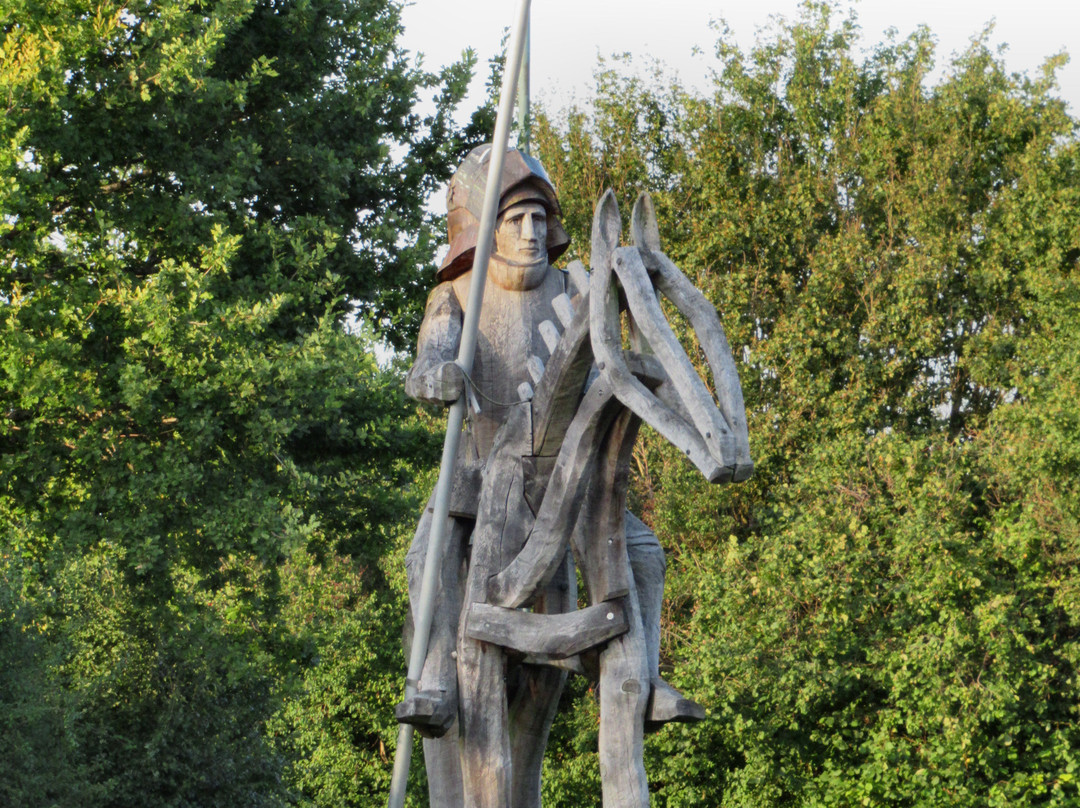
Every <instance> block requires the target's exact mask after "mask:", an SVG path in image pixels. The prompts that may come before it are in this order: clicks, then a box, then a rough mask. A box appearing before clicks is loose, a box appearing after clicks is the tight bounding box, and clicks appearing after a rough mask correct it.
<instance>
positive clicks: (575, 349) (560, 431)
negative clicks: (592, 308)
mask: <svg viewBox="0 0 1080 808" xmlns="http://www.w3.org/2000/svg"><path fill="white" fill-rule="evenodd" d="M592 362H593V356H592V351H591V350H590V346H589V306H588V304H587V303H583V304H580V305H579V306H578V308H577V309H576V310H575V312H574V317H573V319H572V320H571V322H570V325H568V326H567V327H566V330H565V331H564V333H563V336H562V339H561V340H560V341H559V344H558V346H557V347H556V348H555V352H554V353H553V354H552V355H551V358H550V359H549V360H548V363H547V364H548V368H549V369H550V372H547V373H545V374H544V377H543V379H541V380H540V381H539V382H537V385H536V395H535V396H534V398H533V413H534V417H533V447H534V448H535V453H536V454H538V455H557V454H558V453H559V449H560V447H561V446H562V443H563V439H564V438H565V436H566V430H567V429H568V428H569V425H570V422H571V420H572V419H573V417H574V413H575V412H576V411H577V408H578V404H579V402H580V401H581V394H582V389H583V387H584V385H585V380H586V379H587V378H588V375H589V370H590V368H591V367H592Z"/></svg>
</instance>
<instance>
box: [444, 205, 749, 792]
mask: <svg viewBox="0 0 1080 808" xmlns="http://www.w3.org/2000/svg"><path fill="white" fill-rule="evenodd" d="M631 229H632V232H633V238H634V246H630V247H619V246H618V240H619V233H620V230H621V219H620V216H619V211H618V206H617V205H616V202H615V198H614V195H613V194H612V193H611V192H610V191H608V192H607V193H606V194H605V195H604V197H603V198H602V199H601V201H600V203H599V204H598V206H597V209H596V215H595V217H594V221H593V236H592V257H591V264H592V272H591V273H586V272H585V271H584V267H582V266H581V265H580V264H577V265H575V266H572V267H571V270H570V271H571V278H572V282H573V285H574V287H576V291H577V293H578V294H577V296H576V298H575V301H576V307H575V305H574V302H573V301H571V300H570V299H568V298H564V299H563V300H561V301H557V306H556V311H557V312H558V313H559V314H560V319H562V320H563V323H562V325H563V328H564V331H563V333H562V335H561V338H558V339H557V342H556V341H555V339H552V341H551V345H550V346H549V347H551V349H552V352H551V355H550V357H549V359H548V361H547V363H546V365H545V366H544V367H543V369H541V368H540V367H539V366H538V365H537V363H536V360H533V362H534V365H537V366H536V372H535V374H534V380H535V381H536V388H535V391H531V390H524V391H522V397H523V399H525V400H523V401H522V402H521V403H520V404H517V405H515V406H514V408H513V409H512V412H511V414H510V415H509V417H508V419H507V421H506V423H505V424H504V425H503V427H502V428H501V430H500V432H499V434H498V436H497V438H496V441H495V445H494V448H493V450H492V454H491V456H490V458H489V460H488V464H487V467H486V469H485V472H484V483H483V487H482V490H481V496H480V503H479V513H478V516H477V523H476V528H475V531H474V533H473V547H472V555H471V559H470V566H469V576H468V582H467V585H466V594H465V599H464V604H463V608H462V619H461V621H460V630H459V640H458V687H459V698H460V714H459V719H460V722H461V725H460V739H459V743H460V752H461V755H460V757H461V767H462V769H461V771H462V779H463V785H464V804H465V805H466V806H468V807H469V808H511V807H512V808H535V807H536V806H539V805H540V766H541V761H542V757H543V750H544V746H545V744H546V741H547V734H548V731H549V729H550V726H551V721H552V719H553V717H554V713H555V709H556V706H557V703H558V700H559V695H560V693H561V690H562V686H563V683H564V682H565V677H566V670H565V669H566V668H573V667H574V666H575V660H577V658H578V657H579V656H584V655H587V654H590V653H591V654H594V655H595V654H597V653H598V655H599V660H598V661H599V672H600V685H599V690H600V761H601V773H602V780H603V799H604V805H605V808H616V807H618V808H639V807H640V806H646V805H648V801H649V797H648V786H647V783H646V779H645V771H644V765H643V762H642V737H643V731H644V717H645V709H646V703H647V700H648V698H649V682H650V673H649V671H648V669H647V663H646V653H645V639H644V627H643V625H642V620H641V610H640V607H639V604H638V599H637V594H636V591H635V587H634V581H633V574H632V572H631V570H630V566H629V563H628V559H627V550H626V542H625V514H626V490H627V483H628V467H629V461H630V452H631V449H632V447H633V443H634V440H635V439H636V436H637V431H638V427H639V425H640V424H641V422H643V421H644V422H645V423H647V424H649V425H650V426H652V427H653V428H654V429H655V430H656V431H657V432H659V433H660V434H661V435H663V436H664V437H665V438H666V439H667V440H669V441H671V442H672V443H673V444H674V445H675V446H677V447H678V448H679V449H680V450H682V451H683V452H684V453H685V455H686V456H687V457H688V458H689V460H690V461H691V462H692V463H694V465H696V466H697V467H698V469H700V470H701V472H702V473H703V474H704V475H705V477H706V478H707V479H708V480H710V481H711V482H729V481H737V480H743V479H745V478H747V477H749V476H750V473H751V472H752V470H753V464H752V462H751V460H750V454H749V444H748V441H747V432H746V421H745V413H744V406H743V401H742V391H741V388H740V386H739V380H738V375H737V373H736V369H735V365H734V362H733V360H732V357H731V351H730V348H729V347H728V344H727V340H726V338H725V336H724V332H723V329H722V328H721V326H720V322H719V319H718V317H717V315H716V311H715V309H714V308H713V307H712V306H711V305H710V304H709V303H708V301H707V300H706V299H705V297H704V296H703V295H702V294H701V293H700V292H699V291H698V290H697V289H696V288H695V287H694V286H693V284H691V283H690V281H689V280H687V278H686V277H685V276H684V275H683V274H682V273H681V272H680V271H679V270H678V269H677V268H676V267H675V265H674V264H673V263H672V262H671V261H670V260H669V259H668V258H667V257H666V256H665V255H664V254H663V253H662V252H660V249H659V231H658V228H657V225H656V218H655V214H654V212H653V206H652V201H651V200H650V198H649V197H648V196H647V195H642V196H641V197H639V199H638V201H637V204H636V205H635V206H634V213H633V217H632V227H631ZM657 291H659V292H660V293H662V294H664V295H665V296H667V297H668V299H669V300H670V301H671V302H672V303H673V304H674V305H675V307H676V308H677V309H679V311H681V312H682V313H683V314H684V315H685V316H686V317H687V318H688V320H689V322H690V324H691V325H692V327H693V328H694V331H695V333H696V334H697V337H698V340H699V342H700V344H701V348H702V349H703V351H704V353H705V356H706V358H707V360H708V362H709V365H710V368H711V370H712V373H713V376H714V380H715V387H716V391H717V399H718V404H719V406H717V403H715V402H714V399H713V396H712V394H711V393H710V392H709V390H708V388H707V387H706V386H705V384H704V383H703V382H702V380H701V378H700V377H699V376H698V374H697V373H696V372H695V370H694V368H693V366H692V365H691V363H690V361H689V359H688V358H687V356H686V354H685V352H684V351H683V349H682V347H681V346H680V345H679V343H678V341H677V340H676V338H675V336H674V334H673V333H672V331H671V328H670V326H669V325H668V323H667V321H666V319H665V318H664V316H663V313H662V311H661V309H660V306H659V303H658V300H657ZM620 299H624V300H625V305H626V308H627V309H628V312H627V314H628V319H629V331H630V338H631V344H632V346H633V350H628V351H627V350H623V336H622V321H621V313H620ZM549 330H551V331H554V332H555V333H554V336H555V337H558V334H557V331H556V330H555V329H554V326H552V328H550V329H549ZM523 387H528V385H523ZM568 548H570V549H572V550H573V556H574V558H575V559H576V561H577V565H578V569H579V570H580V571H581V574H582V578H583V580H584V582H585V585H586V588H587V590H588V597H589V600H590V603H591V605H590V606H589V607H588V608H585V609H582V610H577V603H576V601H577V595H576V591H575V586H574V580H575V576H574V574H573V568H572V566H571V561H570V557H569V553H568V552H567V550H568ZM524 607H531V608H532V611H523V608H524ZM514 660H516V661H520V662H523V663H524V664H522V665H520V666H519V667H517V668H516V669H515V671H516V674H515V675H516V676H517V681H516V686H515V687H513V688H512V689H513V692H510V691H508V687H507V681H508V678H507V673H508V666H507V663H508V661H514ZM559 666H561V667H559Z"/></svg>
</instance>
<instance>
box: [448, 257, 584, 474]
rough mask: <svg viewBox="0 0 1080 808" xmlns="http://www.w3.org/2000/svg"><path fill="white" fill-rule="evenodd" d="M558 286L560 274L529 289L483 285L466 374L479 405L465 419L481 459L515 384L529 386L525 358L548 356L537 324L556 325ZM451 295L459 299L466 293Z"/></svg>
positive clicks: (512, 397) (515, 396)
mask: <svg viewBox="0 0 1080 808" xmlns="http://www.w3.org/2000/svg"><path fill="white" fill-rule="evenodd" d="M455 286H456V284H455ZM563 286H564V283H563V278H562V273H561V272H559V271H558V270H555V269H550V270H549V271H548V273H547V275H546V276H545V278H544V281H543V282H542V283H541V284H540V285H539V286H537V287H536V288H535V289H526V290H522V291H513V290H507V289H503V288H501V287H499V286H497V285H496V284H495V283H493V282H492V281H491V280H488V283H487V287H486V288H485V290H484V305H483V308H482V309H481V312H480V326H479V335H478V338H477V342H476V355H475V359H474V360H473V373H472V379H473V384H474V385H475V387H476V391H477V395H476V399H477V401H478V402H479V404H480V412H479V413H472V416H471V417H472V421H473V423H472V431H473V436H474V438H475V440H476V443H477V448H478V450H479V451H480V454H481V456H485V455H486V454H487V452H489V451H490V449H491V444H492V441H493V440H494V437H495V433H496V432H497V431H498V430H499V427H500V426H502V424H503V422H504V421H505V420H506V413H507V407H508V406H509V405H512V404H515V403H517V402H518V401H520V400H521V397H520V394H519V392H518V389H519V387H520V386H521V384H522V383H523V382H528V383H529V384H530V385H531V384H533V379H532V376H531V375H530V373H529V368H528V361H529V357H530V356H536V357H538V358H539V359H540V360H541V361H545V362H546V361H547V358H548V354H549V351H548V347H547V345H546V343H545V342H544V338H543V336H542V334H541V329H540V324H541V323H542V322H544V321H545V320H550V321H552V322H556V315H555V311H554V309H553V308H552V304H551V301H552V300H553V299H554V298H555V297H557V296H558V295H560V294H562V292H563V291H564V289H563ZM456 291H457V293H458V299H459V300H461V299H463V298H464V297H465V293H467V290H464V289H457V290H456Z"/></svg>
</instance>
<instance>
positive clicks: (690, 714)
mask: <svg viewBox="0 0 1080 808" xmlns="http://www.w3.org/2000/svg"><path fill="white" fill-rule="evenodd" d="M704 718H705V708H704V707H702V706H701V705H700V704H698V703H697V702H696V701H694V700H693V699H688V698H686V696H684V695H683V694H682V693H680V692H679V691H678V690H676V689H675V688H673V687H672V686H671V685H669V684H668V683H667V682H665V681H664V680H663V679H661V678H660V677H659V676H656V677H654V678H653V680H652V692H651V693H650V694H649V705H648V707H646V708H645V729H646V731H648V732H655V731H656V730H658V729H660V727H662V726H664V724H666V723H668V722H669V721H679V722H681V723H684V724H692V723H695V722H697V721H701V720H702V719H704Z"/></svg>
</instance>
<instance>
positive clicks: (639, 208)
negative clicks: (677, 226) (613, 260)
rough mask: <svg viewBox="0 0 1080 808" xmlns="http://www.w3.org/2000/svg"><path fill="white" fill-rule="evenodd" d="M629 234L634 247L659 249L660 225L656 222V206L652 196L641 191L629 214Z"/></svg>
mask: <svg viewBox="0 0 1080 808" xmlns="http://www.w3.org/2000/svg"><path fill="white" fill-rule="evenodd" d="M630 234H631V236H632V237H633V239H634V246H635V247H644V248H645V249H646V250H656V251H657V252H659V251H660V226H659V225H658V224H657V223H656V208H655V207H653V201H652V197H651V196H649V195H648V194H647V193H642V194H641V195H640V196H639V197H638V198H637V202H635V203H634V212H633V213H632V214H631V215H630Z"/></svg>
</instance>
